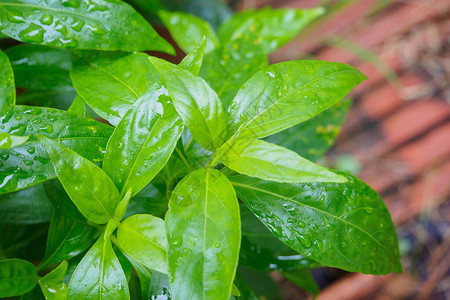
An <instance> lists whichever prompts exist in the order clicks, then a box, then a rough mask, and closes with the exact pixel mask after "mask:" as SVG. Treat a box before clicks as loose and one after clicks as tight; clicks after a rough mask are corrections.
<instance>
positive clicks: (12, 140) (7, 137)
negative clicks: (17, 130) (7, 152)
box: [0, 132, 29, 149]
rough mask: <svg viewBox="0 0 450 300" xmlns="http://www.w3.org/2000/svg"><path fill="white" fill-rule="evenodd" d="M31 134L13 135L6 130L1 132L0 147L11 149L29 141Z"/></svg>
mask: <svg viewBox="0 0 450 300" xmlns="http://www.w3.org/2000/svg"><path fill="white" fill-rule="evenodd" d="M28 139H29V136H19V135H11V134H9V133H6V132H0V149H9V148H13V147H17V146H20V145H22V144H24V143H25V142H26V141H28Z"/></svg>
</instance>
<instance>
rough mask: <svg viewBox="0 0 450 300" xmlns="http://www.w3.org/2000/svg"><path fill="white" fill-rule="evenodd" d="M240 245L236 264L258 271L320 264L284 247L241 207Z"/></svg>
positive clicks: (251, 214)
mask: <svg viewBox="0 0 450 300" xmlns="http://www.w3.org/2000/svg"><path fill="white" fill-rule="evenodd" d="M240 213H241V224H242V229H241V230H242V241H241V251H240V252H239V264H240V265H244V266H247V267H250V268H252V269H256V270H261V271H273V270H277V271H283V270H292V269H294V268H295V269H297V268H305V269H309V268H314V267H319V266H320V264H318V263H317V262H315V261H314V260H312V259H309V258H306V257H305V256H303V255H301V254H299V253H298V252H296V251H295V250H293V249H291V248H290V247H288V246H287V245H286V244H284V243H283V242H281V241H280V240H279V239H277V238H276V237H275V235H273V234H272V232H270V231H269V229H267V227H266V226H264V224H263V223H261V221H260V220H259V219H258V218H257V217H256V216H255V215H254V214H253V213H252V212H251V211H250V210H249V209H248V208H247V207H246V206H245V205H244V204H242V205H240Z"/></svg>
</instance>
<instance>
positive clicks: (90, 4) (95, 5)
mask: <svg viewBox="0 0 450 300" xmlns="http://www.w3.org/2000/svg"><path fill="white" fill-rule="evenodd" d="M85 2H86V4H87V5H88V9H87V10H88V11H105V10H108V9H109V8H108V6H105V5H100V4H98V3H95V2H93V1H91V0H87V1H86V0H85Z"/></svg>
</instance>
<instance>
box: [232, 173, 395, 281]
mask: <svg viewBox="0 0 450 300" xmlns="http://www.w3.org/2000/svg"><path fill="white" fill-rule="evenodd" d="M345 176H346V177H347V180H348V181H347V182H346V183H339V184H336V183H320V182H315V183H302V184H285V183H284V184H281V183H276V182H271V181H263V180H260V179H256V178H250V177H245V176H242V175H241V176H236V177H232V178H231V181H232V182H233V185H234V187H235V189H236V192H237V194H238V196H239V198H240V199H241V200H243V201H244V203H245V204H246V205H247V207H249V208H250V210H251V211H252V212H253V213H254V214H255V215H256V216H257V217H258V218H259V219H260V220H261V221H262V222H263V223H264V225H266V226H267V228H269V230H270V231H271V232H272V233H273V234H275V235H276V236H277V237H278V238H279V239H280V240H282V241H283V242H284V243H286V244H287V245H289V246H290V247H291V248H293V249H294V250H296V251H298V252H300V253H301V254H303V255H305V256H307V257H308V258H312V259H314V260H316V261H317V262H319V263H321V264H324V265H326V266H331V267H336V268H340V269H343V270H347V271H351V272H361V273H365V274H375V275H380V274H386V273H389V272H401V270H402V267H401V265H400V261H399V252H398V243H397V235H396V232H395V227H394V225H393V224H392V220H391V217H390V215H389V211H388V210H387V209H386V206H385V204H384V203H383V200H381V198H380V197H379V196H378V195H377V194H376V192H375V191H373V190H372V189H371V188H370V187H369V186H367V185H366V184H364V183H363V182H362V181H360V180H358V179H357V178H355V177H354V176H352V175H345Z"/></svg>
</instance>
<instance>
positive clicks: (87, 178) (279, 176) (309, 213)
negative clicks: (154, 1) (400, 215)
mask: <svg viewBox="0 0 450 300" xmlns="http://www.w3.org/2000/svg"><path fill="white" fill-rule="evenodd" d="M321 13H322V9H320V8H319V9H312V10H303V11H302V10H293V9H287V10H271V9H264V10H260V11H246V12H242V13H239V14H236V15H234V16H233V17H232V18H231V19H229V20H228V21H226V22H225V23H223V24H222V25H221V26H220V27H219V29H218V35H217V34H216V32H215V31H214V30H213V29H212V28H211V26H210V25H209V24H208V23H207V22H205V21H203V20H202V19H199V18H197V17H194V16H192V15H188V14H185V13H180V12H177V13H170V12H165V11H161V12H159V17H160V18H161V20H162V21H163V22H164V23H165V24H166V25H167V27H168V29H169V31H170V32H171V34H172V36H173V37H174V39H175V41H176V42H177V43H178V44H179V46H180V47H181V48H182V49H183V50H184V51H186V52H187V53H189V54H188V55H187V56H186V57H185V58H184V59H183V61H182V62H181V63H180V64H179V65H174V64H171V63H169V62H167V61H164V60H162V59H159V58H156V57H152V56H149V55H147V54H145V53H142V52H134V53H127V52H112V50H121V51H143V50H161V51H166V52H168V53H173V49H172V48H171V46H170V45H169V44H168V43H167V42H165V41H164V40H163V39H162V38H161V37H159V36H158V35H157V34H156V33H155V32H154V30H153V29H152V28H151V26H150V25H149V24H148V23H147V22H146V21H145V20H144V19H143V18H142V17H141V16H140V15H139V14H137V13H136V12H135V11H134V9H133V8H132V7H131V6H129V5H127V4H125V3H124V2H121V1H119V0H114V1H102V0H95V1H94V0H89V1H78V0H66V1H61V3H59V2H57V1H53V2H52V1H43V0H20V1H10V2H8V3H4V2H2V3H0V21H1V23H0V24H1V27H0V28H1V30H2V33H4V34H6V35H7V36H9V37H12V38H14V39H16V40H19V41H23V42H30V43H34V44H39V45H19V46H15V47H12V48H9V49H7V50H6V51H5V53H6V54H5V53H3V52H1V53H0V68H1V73H0V83H1V88H0V107H1V109H2V113H1V116H0V131H1V133H0V159H1V160H0V168H1V172H0V179H1V183H0V192H1V193H2V195H1V196H0V219H1V220H0V223H1V224H2V225H1V227H0V230H1V231H0V232H1V234H2V239H1V248H0V250H1V251H0V255H1V257H2V258H4V259H3V260H1V261H0V296H1V297H12V296H18V295H23V296H22V298H24V299H27V298H29V299H40V298H45V299H66V298H68V299H129V298H130V295H132V296H133V298H137V299H156V298H157V297H158V299H167V298H170V297H171V298H173V299H229V298H230V295H232V296H231V297H240V298H242V299H255V297H257V296H261V295H263V294H264V293H266V292H268V293H273V295H275V294H276V293H277V292H276V290H274V289H270V291H267V290H266V291H262V290H259V288H260V287H261V286H259V287H258V285H256V284H255V281H254V279H255V278H259V279H258V281H259V282H264V283H265V282H269V283H268V284H267V285H265V287H266V288H267V287H270V286H271V284H270V278H268V277H267V275H265V273H263V272H267V271H271V270H278V271H280V272H281V273H282V274H284V275H285V276H286V278H288V279H290V280H292V281H293V282H295V283H296V284H298V285H300V286H301V287H303V288H305V289H306V290H308V291H310V292H313V293H317V291H318V289H317V286H316V285H315V283H314V280H313V279H312V277H311V275H310V274H309V271H308V269H310V268H313V267H317V266H321V265H326V266H333V267H337V268H342V269H344V270H348V271H355V272H363V273H368V274H386V273H389V272H399V271H401V265H400V263H399V253H398V246H397V237H396V233H395V228H394V226H393V224H392V221H391V218H390V216H389V212H388V211H387V209H386V207H385V205H384V203H383V201H382V200H381V199H380V197H379V196H378V195H377V194H376V193H375V192H374V191H373V190H372V189H370V187H368V186H367V185H365V184H364V183H363V182H361V181H360V180H358V179H357V178H355V177H354V176H352V175H349V174H345V173H343V172H337V171H333V170H330V169H327V168H324V167H321V166H319V165H316V164H314V163H313V162H311V161H310V160H313V161H315V160H317V159H318V158H320V156H322V155H323V153H324V152H325V151H326V150H327V149H328V148H329V147H330V146H331V145H332V143H333V141H334V139H335V137H336V135H337V133H338V132H339V128H340V125H341V124H342V122H343V119H344V116H345V112H346V111H347V109H348V107H349V102H343V103H339V102H340V100H341V99H342V98H343V97H345V96H346V95H347V94H348V93H349V92H350V90H351V89H352V88H353V87H354V86H356V85H357V84H358V83H360V82H361V81H363V80H364V79H365V76H364V75H362V74H361V73H360V72H359V71H357V70H356V69H355V68H353V67H351V66H347V65H343V64H339V63H331V62H321V61H290V62H284V63H280V64H275V65H270V66H269V65H268V62H267V57H266V55H267V54H268V53H271V52H273V51H274V50H276V49H277V48H278V47H280V46H282V45H283V44H285V43H286V42H288V41H289V39H290V38H292V37H293V36H295V35H296V34H297V33H298V32H299V31H300V30H301V29H302V28H303V27H304V26H306V25H307V24H308V23H309V22H310V21H312V20H313V19H314V18H316V17H318V16H319V15H320V14H321ZM123 20H127V22H126V23H124V24H125V25H121V24H122V22H123ZM47 46H53V47H58V48H51V47H47ZM65 48H73V49H71V50H68V49H65ZM93 50H103V51H93ZM106 50H108V51H109V52H107V51H106ZM10 61H11V63H10ZM30 75H32V76H30ZM69 76H70V77H69ZM14 82H15V83H16V86H17V87H20V88H23V89H26V91H25V92H24V93H23V94H20V95H19V96H18V97H17V99H16V95H15V92H16V90H15V85H14ZM30 95H36V98H37V99H35V102H34V103H38V104H40V105H44V106H45V105H48V106H56V107H60V108H67V111H65V110H61V109H57V108H50V107H44V106H43V107H38V106H32V105H23V104H24V103H29V102H30V99H32V98H34V97H32V96H30ZM39 95H41V96H39ZM42 95H44V96H42ZM55 95H56V96H55ZM75 95H76V97H75ZM65 99H70V100H73V102H71V104H70V106H69V105H67V104H66V103H65V101H66V100H65ZM16 101H17V102H18V103H17V104H19V103H21V104H22V105H16ZM85 103H86V104H87V105H88V106H89V107H90V108H92V110H93V111H91V110H86V105H85ZM86 115H88V117H86ZM96 116H97V117H98V116H100V117H102V118H103V119H105V120H107V121H108V122H109V124H111V125H112V126H110V125H108V124H104V123H101V122H99V121H97V120H95V117H96ZM185 127H186V128H185ZM274 143H277V144H278V145H276V144H274ZM282 146H286V147H288V148H290V149H291V150H288V149H287V148H284V147H282ZM299 154H301V155H302V156H300V155H299ZM308 159H309V160H308ZM48 221H50V225H49V226H48V225H47V222H48ZM45 236H47V241H46V246H45V249H43V247H40V246H39V245H40V244H44V242H43V241H45ZM86 251H87V252H86ZM11 257H15V258H11ZM27 260H28V261H31V262H38V264H36V265H37V267H35V265H34V264H32V263H30V262H28V261H27ZM238 261H239V268H237V267H238ZM237 270H238V271H237ZM233 283H234V284H233ZM265 296H266V297H268V298H270V297H271V296H268V294H265ZM273 297H276V296H273Z"/></svg>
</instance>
